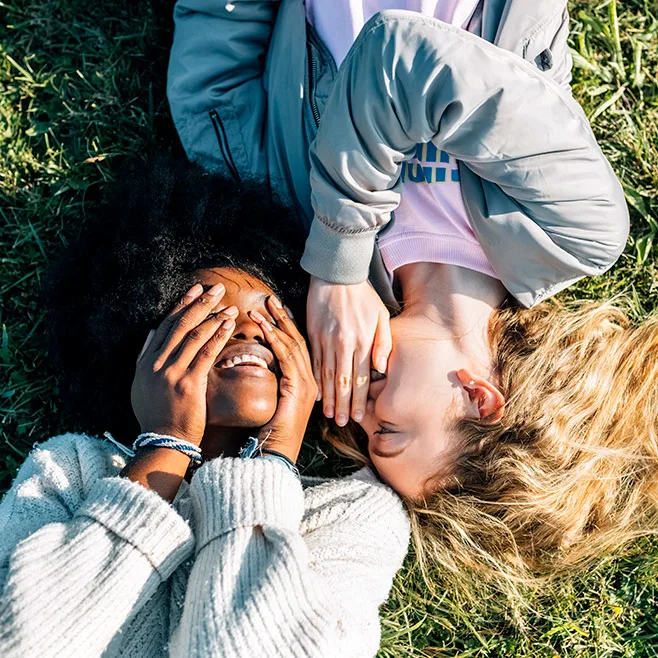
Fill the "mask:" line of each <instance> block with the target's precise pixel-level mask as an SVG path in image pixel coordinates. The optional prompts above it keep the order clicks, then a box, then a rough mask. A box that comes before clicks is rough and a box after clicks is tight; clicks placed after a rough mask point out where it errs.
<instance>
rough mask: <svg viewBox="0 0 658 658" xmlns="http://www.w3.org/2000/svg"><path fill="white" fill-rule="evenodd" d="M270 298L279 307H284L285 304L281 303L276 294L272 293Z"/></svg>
mask: <svg viewBox="0 0 658 658" xmlns="http://www.w3.org/2000/svg"><path fill="white" fill-rule="evenodd" d="M270 299H271V300H272V304H274V306H276V307H277V308H280V309H283V304H282V303H281V301H280V300H279V298H278V297H276V296H275V295H272V296H271V297H270Z"/></svg>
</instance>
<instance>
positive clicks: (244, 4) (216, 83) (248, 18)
mask: <svg viewBox="0 0 658 658" xmlns="http://www.w3.org/2000/svg"><path fill="white" fill-rule="evenodd" d="M278 7H279V0H178V2H177V3H176V6H175V9H174V25H175V28H174V41H173V45H172V49H171V56H170V60H169V71H168V79H167V96H168V99H169V104H170V107H171V114H172V117H173V119H174V123H175V125H176V129H177V130H178V134H179V136H180V139H181V142H182V143H183V147H184V148H185V151H186V153H187V155H188V157H189V158H190V160H193V161H195V162H198V163H199V164H200V165H202V166H203V167H204V168H206V169H208V170H210V171H217V172H220V173H223V174H224V175H229V176H233V177H235V178H236V179H240V178H242V177H245V176H254V177H259V178H262V177H264V176H265V175H266V174H267V172H266V165H265V162H264V158H263V148H264V147H263V140H264V135H265V119H266V108H267V98H266V94H265V90H264V89H263V81H262V77H263V70H264V66H265V59H266V55H267V49H268V45H269V42H270V37H271V34H272V28H273V25H274V21H275V19H276V15H277V11H278Z"/></svg>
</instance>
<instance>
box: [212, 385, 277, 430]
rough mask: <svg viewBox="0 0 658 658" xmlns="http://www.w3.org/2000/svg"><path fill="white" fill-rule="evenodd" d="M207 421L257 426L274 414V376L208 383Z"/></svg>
mask: <svg viewBox="0 0 658 658" xmlns="http://www.w3.org/2000/svg"><path fill="white" fill-rule="evenodd" d="M206 401H207V405H208V420H207V422H208V425H211V426H219V427H261V426H263V425H265V423H267V422H269V421H270V420H271V419H272V416H274V413H275V411H276V407H277V402H278V382H277V380H276V377H275V376H274V375H272V377H267V378H244V379H236V380H233V381H230V382H224V381H215V382H209V383H208V393H207V396H206Z"/></svg>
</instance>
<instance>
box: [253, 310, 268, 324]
mask: <svg viewBox="0 0 658 658" xmlns="http://www.w3.org/2000/svg"><path fill="white" fill-rule="evenodd" d="M249 315H251V317H252V318H253V319H254V320H256V322H265V318H264V317H263V316H262V315H261V314H260V313H259V312H258V311H251V313H250V314H249Z"/></svg>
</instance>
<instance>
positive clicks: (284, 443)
mask: <svg viewBox="0 0 658 658" xmlns="http://www.w3.org/2000/svg"><path fill="white" fill-rule="evenodd" d="M267 305H268V309H269V311H270V313H271V314H272V317H273V318H274V321H275V322H276V324H277V326H276V327H274V326H272V324H270V323H269V322H268V321H267V320H266V319H265V318H264V317H263V316H262V315H261V314H260V313H258V311H252V312H251V313H250V317H251V319H252V320H253V321H254V322H257V323H258V324H259V326H260V327H261V329H262V330H263V334H264V336H265V340H266V341H267V342H268V343H269V345H270V348H271V349H272V352H273V353H274V356H275V357H276V358H277V361H278V362H279V369H280V370H281V379H280V382H279V393H280V395H279V402H278V405H277V408H276V412H275V414H274V416H273V417H272V420H270V422H269V423H267V424H266V425H264V426H263V427H261V429H260V430H259V432H258V438H259V440H263V441H265V444H264V447H265V448H269V449H270V450H275V451H277V452H280V453H281V454H283V455H285V456H286V457H288V459H290V460H291V461H293V462H296V461H297V455H298V454H299V450H300V448H301V445H302V441H303V439H304V434H305V432H306V426H307V425H308V419H309V417H310V415H311V411H312V410H313V405H314V404H315V400H316V397H317V393H318V387H317V384H316V383H315V378H314V377H313V367H312V365H311V357H310V355H309V353H308V348H307V347H306V342H305V341H304V339H303V338H302V336H301V334H300V333H299V331H298V330H297V327H296V326H295V323H294V322H293V320H292V319H291V318H290V317H289V316H288V314H287V313H286V312H285V310H284V309H283V307H282V305H281V303H280V302H279V300H278V299H276V298H275V297H270V298H269V299H268V300H267Z"/></svg>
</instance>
